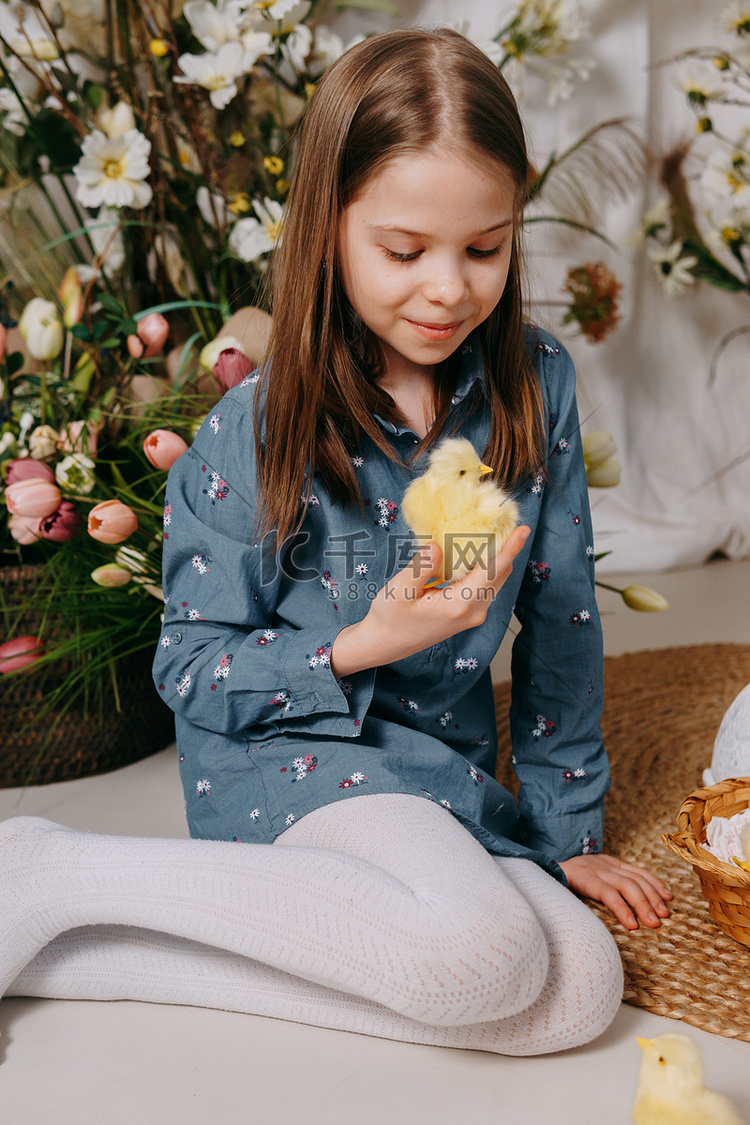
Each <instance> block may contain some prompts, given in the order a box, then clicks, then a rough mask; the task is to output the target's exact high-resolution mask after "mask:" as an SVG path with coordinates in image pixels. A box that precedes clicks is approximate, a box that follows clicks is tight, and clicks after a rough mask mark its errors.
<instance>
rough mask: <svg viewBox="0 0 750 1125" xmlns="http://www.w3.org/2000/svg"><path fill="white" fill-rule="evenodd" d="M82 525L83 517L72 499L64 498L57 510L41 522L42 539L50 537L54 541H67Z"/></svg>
mask: <svg viewBox="0 0 750 1125" xmlns="http://www.w3.org/2000/svg"><path fill="white" fill-rule="evenodd" d="M80 526H81V517H80V516H79V514H78V512H77V511H76V510H75V505H73V504H71V502H70V500H63V502H62V504H61V505H60V507H59V508H58V509H57V511H56V512H52V514H51V515H49V516H45V517H44V519H43V520H42V522H41V523H40V524H39V534H40V535H41V537H42V539H50V540H51V541H52V542H53V543H67V542H68V541H69V540H71V539H72V538H73V537H74V535H75V534H76V532H77V531H78V529H79V527H80Z"/></svg>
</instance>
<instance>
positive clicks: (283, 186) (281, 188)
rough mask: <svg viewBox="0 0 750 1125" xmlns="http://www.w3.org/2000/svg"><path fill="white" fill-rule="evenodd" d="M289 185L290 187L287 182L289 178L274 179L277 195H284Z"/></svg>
mask: <svg viewBox="0 0 750 1125" xmlns="http://www.w3.org/2000/svg"><path fill="white" fill-rule="evenodd" d="M290 187H291V184H290V183H289V180H277V181H276V190H277V192H278V193H279V195H286V193H287V192H288V191H289V188H290Z"/></svg>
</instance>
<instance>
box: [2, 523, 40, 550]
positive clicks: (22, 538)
mask: <svg viewBox="0 0 750 1125" xmlns="http://www.w3.org/2000/svg"><path fill="white" fill-rule="evenodd" d="M8 531H9V532H10V534H11V536H12V537H13V538H14V539H15V541H16V543H20V544H21V546H22V547H28V546H29V544H30V543H38V542H39V520H38V519H30V518H29V517H28V516H11V517H10V519H9V520H8Z"/></svg>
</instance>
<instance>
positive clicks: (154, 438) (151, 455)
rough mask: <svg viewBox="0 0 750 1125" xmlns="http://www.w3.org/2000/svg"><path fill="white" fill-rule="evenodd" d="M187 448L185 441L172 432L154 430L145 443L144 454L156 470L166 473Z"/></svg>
mask: <svg viewBox="0 0 750 1125" xmlns="http://www.w3.org/2000/svg"><path fill="white" fill-rule="evenodd" d="M187 447H188V445H187V442H186V441H185V439H184V438H181V437H180V435H179V434H175V433H173V432H172V430H152V431H151V433H150V434H149V435H148V436H147V437H146V440H145V441H144V443H143V452H144V453H145V454H146V457H147V459H148V460H149V461H150V462H151V464H152V465H153V466H154V468H155V469H163V470H164V472H165V473H166V472H168V471H169V470H170V469H171V468H172V465H174V463H175V461H176V460H177V458H178V457H181V456H182V454H183V453H184V452H185V450H186V449H187Z"/></svg>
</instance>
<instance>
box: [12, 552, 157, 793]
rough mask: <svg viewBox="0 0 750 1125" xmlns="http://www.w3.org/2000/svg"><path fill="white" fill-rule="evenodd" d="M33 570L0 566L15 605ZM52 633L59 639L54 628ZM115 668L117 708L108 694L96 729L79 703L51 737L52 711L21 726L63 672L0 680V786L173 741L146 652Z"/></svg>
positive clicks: (101, 763) (83, 770)
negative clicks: (103, 716) (103, 719)
mask: <svg viewBox="0 0 750 1125" xmlns="http://www.w3.org/2000/svg"><path fill="white" fill-rule="evenodd" d="M38 573H39V570H38V568H37V567H35V566H20V567H0V584H2V586H3V589H4V591H5V592H6V593H7V594H9V595H10V596H11V598H12V600H13V602H14V603H16V604H17V603H18V602H19V601H21V600H25V598H26V597H28V596H29V594H30V592H31V590H32V588H33V586H34V584H35V582H36V581H37V580H38ZM39 625H40V622H39V620H38V619H36V618H35V617H33V616H32V615H31V614H27V615H25V616H24V617H23V619H22V622H21V624H20V627H19V628H18V629H17V630H16V632H17V633H18V634H24V633H30V634H35V633H36V632H37V630H38V629H39ZM52 632H53V634H54V635H57V636H59V635H60V634H59V627H58V628H57V629H55V628H54V627H53V629H52ZM47 635H49V632H48V631H47ZM61 665H62V662H61ZM116 667H117V688H118V693H119V697H120V708H121V709H120V710H119V711H117V710H116V707H115V701H114V696H113V697H112V699H111V700H110V701H109V702H108V704H107V706H105V709H104V710H105V721H104V723H103V724H100V723H99V719H98V714H96V713H94V714H93V715H92V714H89V715H88V716H85V715H84V711H83V705H82V703H81V704H74V705H73V706H71V707H70V709H69V710H68V711H67V712H66V713H65V714H64V715H63V716H62V718H61V719H60V721H59V723H58V724H57V726H56V727H55V729H54V730H53V731H52V733H51V734H50V729H51V727H52V726H53V724H54V722H55V720H56V719H57V718H58V713H56V712H55V711H52V712H50V713H48V714H47V715H46V716H44V717H43V718H42V719H41V720H39V721H37V722H32V723H31V724H30V725H29V726H28V728H27V724H29V722H30V720H31V719H33V716H34V715H35V714H36V713H37V712H38V711H39V708H40V705H41V704H42V703H43V702H44V699H45V697H46V696H47V695H48V694H49V692H51V691H52V690H54V688H55V687H56V686H57V685H58V684H59V683H60V682H61V680H62V679H63V678H64V676H65V673H66V671H67V669H66V668H65V667H62V666H61V667H57V666H56V665H49V666H48V668H47V671H46V673H45V675H44V677H43V678H42V677H41V676H37V675H34V674H33V672H31V671H30V672H27V673H24V674H21V675H19V676H13V677H9V678H8V679H7V681H6V682H3V683H2V689H3V694H2V706H0V788H2V789H7V788H10V787H13V786H21V785H46V784H48V783H50V782H54V781H66V780H68V779H71V778H75V777H87V776H89V775H91V774H97V773H106V772H107V771H109V770H114V769H118V768H119V767H120V766H124V765H128V764H129V763H130V762H136V761H139V760H140V759H141V758H145V757H148V755H150V754H154V753H156V751H157V750H161V749H163V748H164V747H165V746H168V745H169V743H170V742H172V741H173V740H174V716H173V714H172V712H171V711H170V710H169V708H168V707H167V706H166V705H165V704H164V703H163V702H162V700H161V699H160V698H159V696H158V695H157V693H156V689H155V688H154V685H153V682H152V680H151V654H150V653H149V652H148V651H146V650H144V651H143V652H139V653H134V654H133V655H131V656H127V657H123V658H121V659H120V660H118V661H117V666H116ZM3 679H4V678H3ZM24 728H27V729H24ZM19 731H21V732H22V733H20V734H19Z"/></svg>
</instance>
